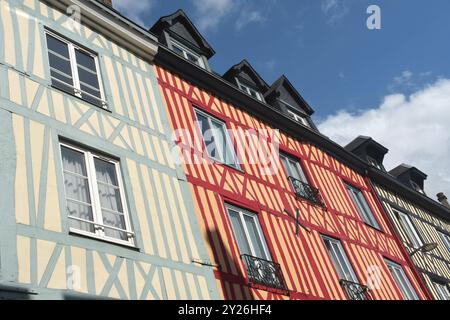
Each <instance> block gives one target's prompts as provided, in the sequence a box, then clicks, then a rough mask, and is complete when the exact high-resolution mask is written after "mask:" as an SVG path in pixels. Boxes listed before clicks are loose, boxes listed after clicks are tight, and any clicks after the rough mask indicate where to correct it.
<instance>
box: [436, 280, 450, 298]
mask: <svg viewBox="0 0 450 320" xmlns="http://www.w3.org/2000/svg"><path fill="white" fill-rule="evenodd" d="M433 286H434V288H435V289H436V292H437V294H438V296H439V299H440V300H450V291H449V290H448V285H447V284H445V283H441V282H433Z"/></svg>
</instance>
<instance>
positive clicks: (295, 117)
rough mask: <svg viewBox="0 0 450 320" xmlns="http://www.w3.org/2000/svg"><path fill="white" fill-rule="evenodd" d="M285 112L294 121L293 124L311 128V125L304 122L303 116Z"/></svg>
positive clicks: (289, 111)
mask: <svg viewBox="0 0 450 320" xmlns="http://www.w3.org/2000/svg"><path fill="white" fill-rule="evenodd" d="M287 112H288V113H289V115H290V116H291V117H292V118H293V119H294V121H295V122H297V123H299V124H301V125H303V126H305V127H308V128H311V125H310V124H309V122H308V120H306V118H305V117H304V116H301V115H300V114H298V113H295V112H294V111H292V110H290V109H287Z"/></svg>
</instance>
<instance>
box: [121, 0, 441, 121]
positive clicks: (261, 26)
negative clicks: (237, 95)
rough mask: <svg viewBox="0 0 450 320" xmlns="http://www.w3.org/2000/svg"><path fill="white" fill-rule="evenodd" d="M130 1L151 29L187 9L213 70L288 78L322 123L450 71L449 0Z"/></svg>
mask: <svg viewBox="0 0 450 320" xmlns="http://www.w3.org/2000/svg"><path fill="white" fill-rule="evenodd" d="M117 2H118V3H119V4H120V3H121V2H123V0H116V3H117ZM125 2H129V3H130V4H129V5H128V8H131V9H128V10H126V11H131V14H130V15H131V16H132V17H133V18H136V17H137V18H138V19H139V20H140V21H141V23H142V24H144V25H145V26H150V25H152V24H153V23H154V22H155V21H156V20H157V19H158V18H159V17H160V16H162V15H167V14H169V13H172V12H173V11H175V10H177V9H179V8H182V9H184V10H185V11H186V12H187V14H188V15H189V16H190V17H191V18H192V20H193V21H194V23H196V24H197V25H198V26H199V27H200V28H201V29H202V32H203V34H204V35H205V37H206V38H207V40H208V41H209V42H210V43H211V45H212V46H213V47H214V48H215V50H216V52H217V53H216V56H215V57H213V58H212V59H211V65H212V66H213V68H214V69H215V71H217V72H219V73H223V72H225V71H226V70H227V69H228V68H229V67H230V66H232V65H233V64H235V63H237V62H239V61H240V60H241V59H243V58H247V59H248V60H249V61H250V63H252V64H253V65H254V67H255V68H256V70H257V71H258V72H259V73H260V74H261V75H262V77H263V78H264V79H265V80H266V81H267V82H268V83H269V84H270V83H272V82H273V81H274V80H275V79H276V78H277V77H278V76H280V75H281V74H283V73H284V74H286V75H287V76H288V77H289V79H290V80H291V81H292V82H293V84H294V85H295V86H296V87H297V88H298V90H299V91H300V92H301V93H302V95H303V96H304V98H305V99H306V100H307V101H308V102H309V103H310V104H311V106H313V108H314V109H315V110H316V117H317V119H318V120H320V119H322V118H323V117H325V116H326V115H328V114H330V113H333V112H335V110H336V109H341V108H345V109H354V108H364V107H373V106H375V105H377V104H378V103H379V102H380V100H381V98H382V97H383V96H384V95H386V94H388V93H391V92H393V91H396V90H402V89H406V91H411V90H414V89H416V86H420V85H422V84H423V83H428V82H430V81H432V80H433V79H434V78H436V77H438V76H446V75H448V73H449V72H450V59H449V57H450V42H449V41H448V31H449V30H450V18H449V15H450V1H448V0H433V3H432V5H430V4H427V1H424V0H385V1H375V0H328V1H321V0H255V1H239V0H234V1H233V0H192V1H186V0H185V1H176V0H171V1H158V0H153V1H148V2H149V3H150V5H149V6H148V10H141V9H136V10H138V12H139V14H136V13H135V12H133V11H134V10H133V2H138V3H139V2H145V1H142V0H140V1H136V0H133V1H125ZM370 4H377V5H379V6H380V8H381V13H382V29H381V30H376V31H370V30H368V29H367V27H366V19H367V17H368V14H366V9H367V7H368V6H369V5H370ZM119 8H121V7H119ZM202 8H204V9H202ZM327 8H329V9H328V10H327ZM209 12H210V13H211V14H208V13H209ZM125 13H127V12H125ZM404 72H408V73H407V75H408V74H409V72H411V73H412V75H415V76H416V77H415V82H416V83H414V86H413V85H412V83H408V82H406V80H407V79H405V82H402V83H400V84H399V83H396V81H395V79H396V78H397V77H401V76H402V74H403V73H404Z"/></svg>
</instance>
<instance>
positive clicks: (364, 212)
mask: <svg viewBox="0 0 450 320" xmlns="http://www.w3.org/2000/svg"><path fill="white" fill-rule="evenodd" d="M345 187H346V189H347V191H348V193H349V195H350V198H351V199H352V201H353V203H354V205H355V207H356V210H357V211H358V213H359V215H360V217H361V219H362V220H363V221H364V222H365V223H367V224H368V225H371V226H372V227H375V228H377V229H379V228H380V226H379V225H378V222H377V220H376V219H375V217H374V215H373V213H372V210H371V209H370V207H369V204H368V203H367V201H366V198H365V197H364V193H363V192H362V191H361V190H359V189H357V188H355V187H353V186H351V185H348V184H345Z"/></svg>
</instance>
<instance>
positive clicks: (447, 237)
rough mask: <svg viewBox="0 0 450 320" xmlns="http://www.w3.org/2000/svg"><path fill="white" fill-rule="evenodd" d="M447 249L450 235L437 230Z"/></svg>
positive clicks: (449, 243) (449, 248) (448, 248)
mask: <svg viewBox="0 0 450 320" xmlns="http://www.w3.org/2000/svg"><path fill="white" fill-rule="evenodd" d="M438 233H439V236H440V237H441V239H442V242H443V243H444V245H445V247H446V248H447V250H450V237H449V236H448V235H446V234H443V233H442V232H438Z"/></svg>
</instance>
